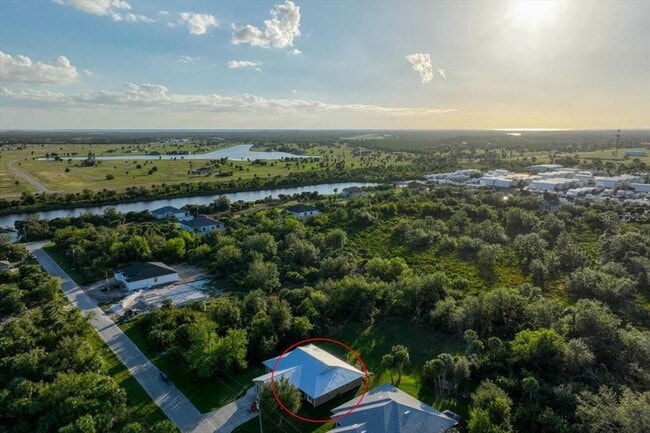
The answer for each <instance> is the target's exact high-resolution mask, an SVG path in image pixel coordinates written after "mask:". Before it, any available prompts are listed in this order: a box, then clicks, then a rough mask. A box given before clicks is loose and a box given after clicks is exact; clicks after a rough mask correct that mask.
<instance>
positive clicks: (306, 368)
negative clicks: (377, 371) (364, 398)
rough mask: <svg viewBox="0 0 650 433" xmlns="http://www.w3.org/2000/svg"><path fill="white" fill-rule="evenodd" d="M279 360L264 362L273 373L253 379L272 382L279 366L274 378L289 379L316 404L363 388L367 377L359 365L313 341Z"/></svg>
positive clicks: (256, 382) (305, 397) (257, 382)
mask: <svg viewBox="0 0 650 433" xmlns="http://www.w3.org/2000/svg"><path fill="white" fill-rule="evenodd" d="M276 360H277V357H276V358H271V359H268V360H266V361H264V366H265V367H266V371H269V373H267V374H265V375H263V376H260V377H256V378H255V379H253V382H254V383H255V385H256V386H258V387H259V386H260V385H261V384H264V383H267V382H270V380H271V373H270V371H271V370H272V369H273V367H274V366H275V372H274V373H273V380H278V379H280V378H287V380H289V382H290V383H291V384H292V385H293V386H295V387H296V388H298V389H299V390H300V392H301V393H302V396H303V398H304V399H305V400H307V401H308V402H309V403H311V404H312V406H318V405H320V404H323V403H325V402H327V401H329V400H331V399H333V398H335V397H337V396H339V395H341V394H344V393H346V392H348V391H350V390H352V389H355V388H357V387H359V385H361V384H362V383H363V379H364V376H365V375H364V373H363V372H362V371H361V370H359V369H358V368H355V367H353V366H351V365H350V364H348V363H346V362H344V361H342V360H340V359H339V358H337V357H336V356H334V355H332V354H330V353H329V352H326V351H325V350H323V349H321V348H320V347H318V346H315V345H313V344H308V345H306V346H301V347H297V348H296V349H294V350H292V351H291V352H289V353H286V354H284V355H283V356H282V357H281V358H280V360H279V361H278V362H277V366H276Z"/></svg>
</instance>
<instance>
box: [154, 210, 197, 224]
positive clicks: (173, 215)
mask: <svg viewBox="0 0 650 433" xmlns="http://www.w3.org/2000/svg"><path fill="white" fill-rule="evenodd" d="M151 215H153V217H154V218H156V219H159V220H162V219H177V220H179V221H183V220H188V219H191V218H192V215H190V213H189V212H188V211H186V210H183V209H177V208H175V207H174V206H163V207H160V208H158V209H155V210H152V211H151Z"/></svg>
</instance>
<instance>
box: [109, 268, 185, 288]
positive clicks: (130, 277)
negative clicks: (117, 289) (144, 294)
mask: <svg viewBox="0 0 650 433" xmlns="http://www.w3.org/2000/svg"><path fill="white" fill-rule="evenodd" d="M113 275H114V276H115V281H117V282H119V283H120V284H121V285H122V286H123V287H124V288H125V289H127V290H138V289H147V288H150V287H154V286H160V285H163V284H169V283H173V282H175V281H178V279H179V277H178V272H177V271H176V270H175V269H174V268H172V267H170V266H167V265H166V264H164V263H162V262H145V263H135V264H133V265H131V266H129V267H128V268H126V269H123V270H118V271H115V272H114V273H113Z"/></svg>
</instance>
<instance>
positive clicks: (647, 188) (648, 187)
mask: <svg viewBox="0 0 650 433" xmlns="http://www.w3.org/2000/svg"><path fill="white" fill-rule="evenodd" d="M630 186H631V187H632V188H633V189H634V191H636V192H650V183H631V184H630Z"/></svg>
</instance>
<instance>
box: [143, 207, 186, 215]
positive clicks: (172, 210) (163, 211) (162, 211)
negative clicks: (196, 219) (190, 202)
mask: <svg viewBox="0 0 650 433" xmlns="http://www.w3.org/2000/svg"><path fill="white" fill-rule="evenodd" d="M181 212H185V211H184V210H181V209H177V208H175V207H174V206H163V207H159V208H158V209H154V210H152V211H151V213H153V214H157V215H165V214H168V213H181Z"/></svg>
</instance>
